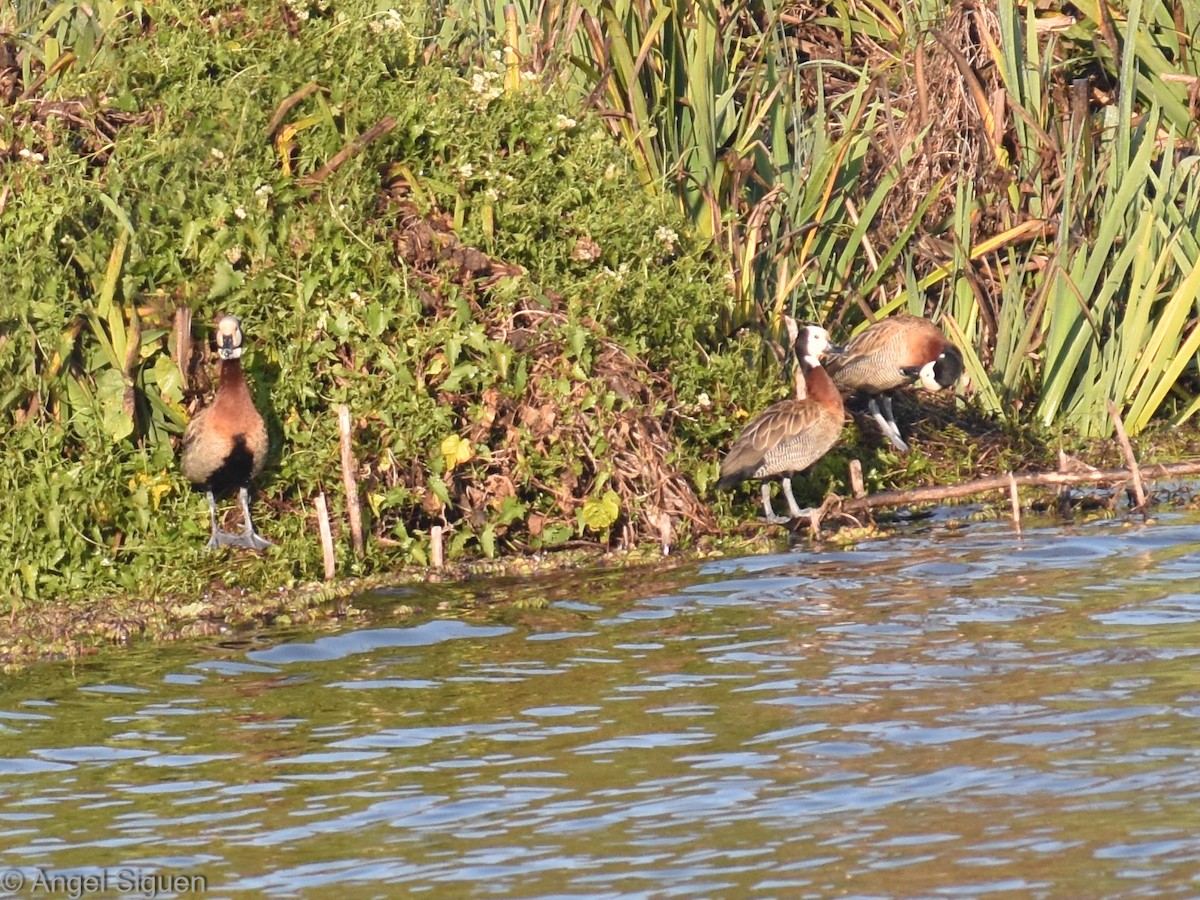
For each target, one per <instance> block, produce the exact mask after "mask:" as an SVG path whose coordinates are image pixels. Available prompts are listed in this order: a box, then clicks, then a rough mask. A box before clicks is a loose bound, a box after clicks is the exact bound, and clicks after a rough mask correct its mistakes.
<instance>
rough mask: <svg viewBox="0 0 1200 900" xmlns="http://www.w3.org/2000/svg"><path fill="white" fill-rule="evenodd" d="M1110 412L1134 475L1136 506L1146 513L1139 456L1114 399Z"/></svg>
mask: <svg viewBox="0 0 1200 900" xmlns="http://www.w3.org/2000/svg"><path fill="white" fill-rule="evenodd" d="M1108 414H1109V415H1110V416H1112V420H1113V427H1114V428H1116V430H1117V443H1119V444H1120V445H1121V452H1122V453H1123V454H1125V464H1126V465H1128V466H1129V471H1130V473H1131V474H1132V475H1133V497H1134V500H1136V501H1137V506H1136V507H1134V508H1135V509H1138V510H1141V512H1142V514H1143V515H1145V513H1146V492H1145V491H1144V490H1142V473H1141V472H1140V471H1139V470H1138V462H1137V457H1135V456H1134V455H1133V445H1132V444H1130V443H1129V435H1127V434H1126V433H1125V423H1124V422H1122V421H1121V413H1120V412H1119V411H1118V410H1117V404H1115V403H1113V402H1112V400H1109V401H1108Z"/></svg>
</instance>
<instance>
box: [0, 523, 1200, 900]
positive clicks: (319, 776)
mask: <svg viewBox="0 0 1200 900" xmlns="http://www.w3.org/2000/svg"><path fill="white" fill-rule="evenodd" d="M1198 543H1200V522H1198V520H1197V517H1196V516H1194V515H1191V514H1172V515H1167V516H1164V517H1163V519H1162V520H1161V521H1160V523H1159V524H1158V525H1156V526H1153V527H1144V526H1136V525H1132V526H1131V525H1128V524H1126V523H1123V522H1118V521H1112V522H1104V523H1099V524H1095V525H1088V526H1080V527H1077V528H1073V529H1069V530H1064V529H1062V528H1059V527H1046V528H1042V529H1039V528H1033V527H1027V528H1026V530H1025V532H1024V533H1023V534H1022V535H1021V536H1020V537H1019V538H1018V537H1014V535H1013V534H1012V532H1011V530H1010V529H1009V528H1008V527H1007V525H974V526H971V527H969V528H965V529H960V530H954V531H950V530H943V529H937V528H934V529H926V530H925V531H923V532H913V533H909V534H906V535H902V536H898V537H893V538H888V539H885V540H876V541H872V542H869V543H865V544H863V545H861V546H859V547H857V548H854V549H848V550H815V551H814V550H809V549H800V550H797V551H795V552H789V553H780V554H776V555H772V556H759V557H753V558H747V559H724V560H716V561H711V562H706V563H702V564H694V565H689V566H685V567H681V568H677V569H661V570H655V571H650V572H640V573H636V574H634V575H632V576H630V575H622V574H620V573H584V574H579V573H576V574H573V575H570V576H557V577H554V578H551V579H545V580H539V581H536V582H529V583H522V582H515V581H513V582H493V583H488V584H486V585H473V586H469V587H468V588H466V590H470V591H474V592H477V593H480V594H486V595H489V596H503V595H506V594H518V595H520V596H521V597H523V598H526V599H528V598H535V597H542V598H545V599H546V600H547V601H549V602H548V605H547V606H546V607H545V608H543V609H533V610H529V611H527V612H520V611H514V610H513V609H511V608H509V609H504V610H497V611H496V612H494V613H493V614H488V613H482V612H475V613H472V614H470V616H464V617H463V618H445V617H441V618H438V617H428V618H423V619H419V620H418V621H416V622H415V623H413V624H405V623H391V622H388V621H386V610H387V609H388V608H389V605H391V604H394V603H395V599H396V598H395V596H394V595H388V596H383V597H380V598H378V600H377V601H375V602H377V603H378V605H379V609H380V613H379V616H380V617H381V618H379V619H378V620H377V622H376V624H375V625H373V626H370V627H360V628H357V629H346V630H342V631H337V632H333V633H327V634H318V635H314V634H306V633H302V632H292V633H276V634H273V635H263V636H259V637H258V638H257V639H255V640H253V641H249V642H246V643H245V644H244V645H225V646H218V647H206V646H197V645H193V646H190V647H188V646H175V647H165V648H163V647H159V648H152V647H140V648H135V649H134V650H133V651H130V652H126V653H112V654H107V655H105V656H104V657H103V658H102V659H98V660H93V661H90V662H88V663H86V664H84V665H82V666H80V667H79V668H77V669H76V670H74V671H72V670H70V669H68V668H65V667H42V668H39V669H37V670H34V671H33V672H31V673H28V674H26V675H23V676H20V677H16V678H12V679H10V680H9V681H8V683H7V690H6V693H5V696H4V698H3V701H2V702H0V735H2V736H3V745H2V749H0V868H3V867H15V868H17V869H19V870H20V872H21V873H23V874H25V875H26V876H29V877H32V876H33V875H34V874H35V873H36V871H37V870H38V868H42V869H45V870H48V871H54V872H95V871H99V870H101V869H104V868H110V869H111V868H116V867H131V868H134V869H137V870H139V871H151V872H167V873H180V874H202V875H204V876H205V877H206V879H207V883H208V889H209V893H210V894H212V895H213V896H233V895H238V894H243V893H245V892H249V891H254V892H265V893H270V894H272V895H279V896H301V895H312V894H323V893H327V892H328V889H340V890H346V889H351V890H354V892H355V894H356V895H357V894H359V893H363V894H369V895H378V896H395V895H397V894H407V893H413V892H417V891H420V892H422V893H424V894H425V895H427V896H432V897H464V896H488V897H531V896H541V897H553V896H564V897H565V896H571V897H615V896H646V897H651V896H652V897H670V896H686V897H714V896H739V897H740V896H756V897H757V896H762V897H774V896H778V897H801V896H814V897H824V896H831V895H835V894H836V895H850V896H887V897H893V896H894V897H909V896H969V897H977V896H983V895H986V894H993V893H995V894H1003V893H1009V894H1021V895H1032V896H1048V897H1057V896H1089V897H1095V896H1139V895H1146V896H1155V897H1157V896H1164V895H1172V894H1183V895H1193V894H1194V893H1195V881H1194V879H1195V877H1196V875H1195V873H1196V871H1197V859H1198V857H1200V828H1198V827H1197V825H1200V822H1197V821H1196V820H1197V818H1198V817H1200V814H1198V813H1197V812H1195V810H1196V808H1197V804H1196V802H1195V800H1196V797H1197V794H1200V775H1198V774H1197V773H1198V772H1200V766H1198V763H1200V741H1197V740H1196V737H1195V734H1196V730H1195V729H1196V719H1197V718H1198V717H1200V675H1198V674H1197V665H1196V659H1195V656H1196V655H1197V653H1200V629H1198V628H1197V624H1198V623H1200V593H1197V592H1196V590H1195V589H1194V586H1195V579H1196V577H1197V575H1200V557H1198V556H1197V555H1196V552H1195V548H1196V547H1197V545H1198ZM436 590H437V593H434V592H431V594H430V597H429V598H428V600H429V602H428V603H426V602H424V601H423V599H422V595H421V594H420V593H419V592H410V593H408V594H406V596H405V597H404V602H405V603H407V604H409V605H412V606H416V607H418V608H423V609H428V610H433V609H435V608H436V605H437V601H438V600H439V599H445V591H446V589H445V588H438V589H436ZM371 602H373V601H371V599H370V598H364V603H367V604H369V603H371ZM2 885H3V882H0V892H2ZM16 893H18V894H19V893H21V892H20V891H17V892H16Z"/></svg>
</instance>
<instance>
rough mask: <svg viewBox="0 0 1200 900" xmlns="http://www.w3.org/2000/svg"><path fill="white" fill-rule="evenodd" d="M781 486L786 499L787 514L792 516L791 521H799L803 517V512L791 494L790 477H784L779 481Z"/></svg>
mask: <svg viewBox="0 0 1200 900" xmlns="http://www.w3.org/2000/svg"><path fill="white" fill-rule="evenodd" d="M779 481H780V483H781V484H782V485H783V496H784V497H785V498H786V499H787V505H788V512H790V513H791V514H792V518H793V519H799V518H800V517H801V516H802V515H804V511H803V510H802V509H800V506H799V505H798V504H797V503H796V496H795V495H794V494H793V493H792V479H791V477H790V476H785V477H783V478H781V479H779Z"/></svg>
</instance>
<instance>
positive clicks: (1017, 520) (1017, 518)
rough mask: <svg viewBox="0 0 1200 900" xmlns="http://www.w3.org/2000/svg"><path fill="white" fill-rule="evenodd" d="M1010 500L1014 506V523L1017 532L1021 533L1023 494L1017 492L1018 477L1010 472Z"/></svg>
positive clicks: (1010, 503)
mask: <svg viewBox="0 0 1200 900" xmlns="http://www.w3.org/2000/svg"><path fill="white" fill-rule="evenodd" d="M1008 501H1009V505H1010V506H1011V507H1012V523H1013V528H1015V529H1016V531H1017V534H1020V533H1021V495H1020V494H1019V493H1017V479H1016V478H1015V477H1013V473H1012V472H1009V473H1008Z"/></svg>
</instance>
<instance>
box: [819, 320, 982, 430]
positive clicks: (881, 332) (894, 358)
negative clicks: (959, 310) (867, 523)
mask: <svg viewBox="0 0 1200 900" xmlns="http://www.w3.org/2000/svg"><path fill="white" fill-rule="evenodd" d="M825 367H826V369H828V371H829V374H830V375H831V376H833V382H834V384H836V385H837V386H838V387H839V388H840V389H842V390H844V391H858V392H861V393H864V394H866V395H867V396H868V397H869V398H870V399H869V400H868V404H867V409H868V410H869V411H870V413H871V416H872V417H873V418H874V419H875V421H876V422H877V423H878V424H879V428H880V430H881V431H882V432H883V434H884V437H886V438H887V439H888V440H889V441H890V442H891V444H892V446H893V447H895V448H896V449H897V450H899V451H901V452H902V453H903V452H906V451H907V450H908V444H906V443H904V439H903V438H901V437H900V428H899V427H898V426H897V425H896V418H895V416H894V415H893V414H892V395H891V392H892V391H894V390H895V389H896V388H900V387H904V386H905V385H908V384H912V383H913V382H919V383H920V384H921V386H922V387H923V388H925V389H926V390H927V391H939V390H941V389H942V388H946V387H950V386H951V385H952V384H954V383H955V382H957V381H958V380H959V378H961V377H962V373H963V358H962V353H961V352H960V351H959V349H958V348H957V347H955V346H954V345H953V344H951V343H950V342H949V341H947V340H946V336H945V335H944V334H942V332H941V329H939V328H938V327H937V326H936V325H934V324H933V323H932V322H930V321H929V320H928V319H919V318H916V317H915V316H895V317H893V318H889V319H882V320H880V321H878V322H876V323H875V324H874V325H871V326H870V327H868V328H866V329H865V330H863V331H860V332H859V333H858V334H856V335H855V336H854V337H853V338H851V339H850V340H849V341H848V342H847V344H846V347H845V349H844V350H843V351H842V352H841V353H831V354H830V355H829V356H828V357H827V358H826V360H825Z"/></svg>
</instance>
